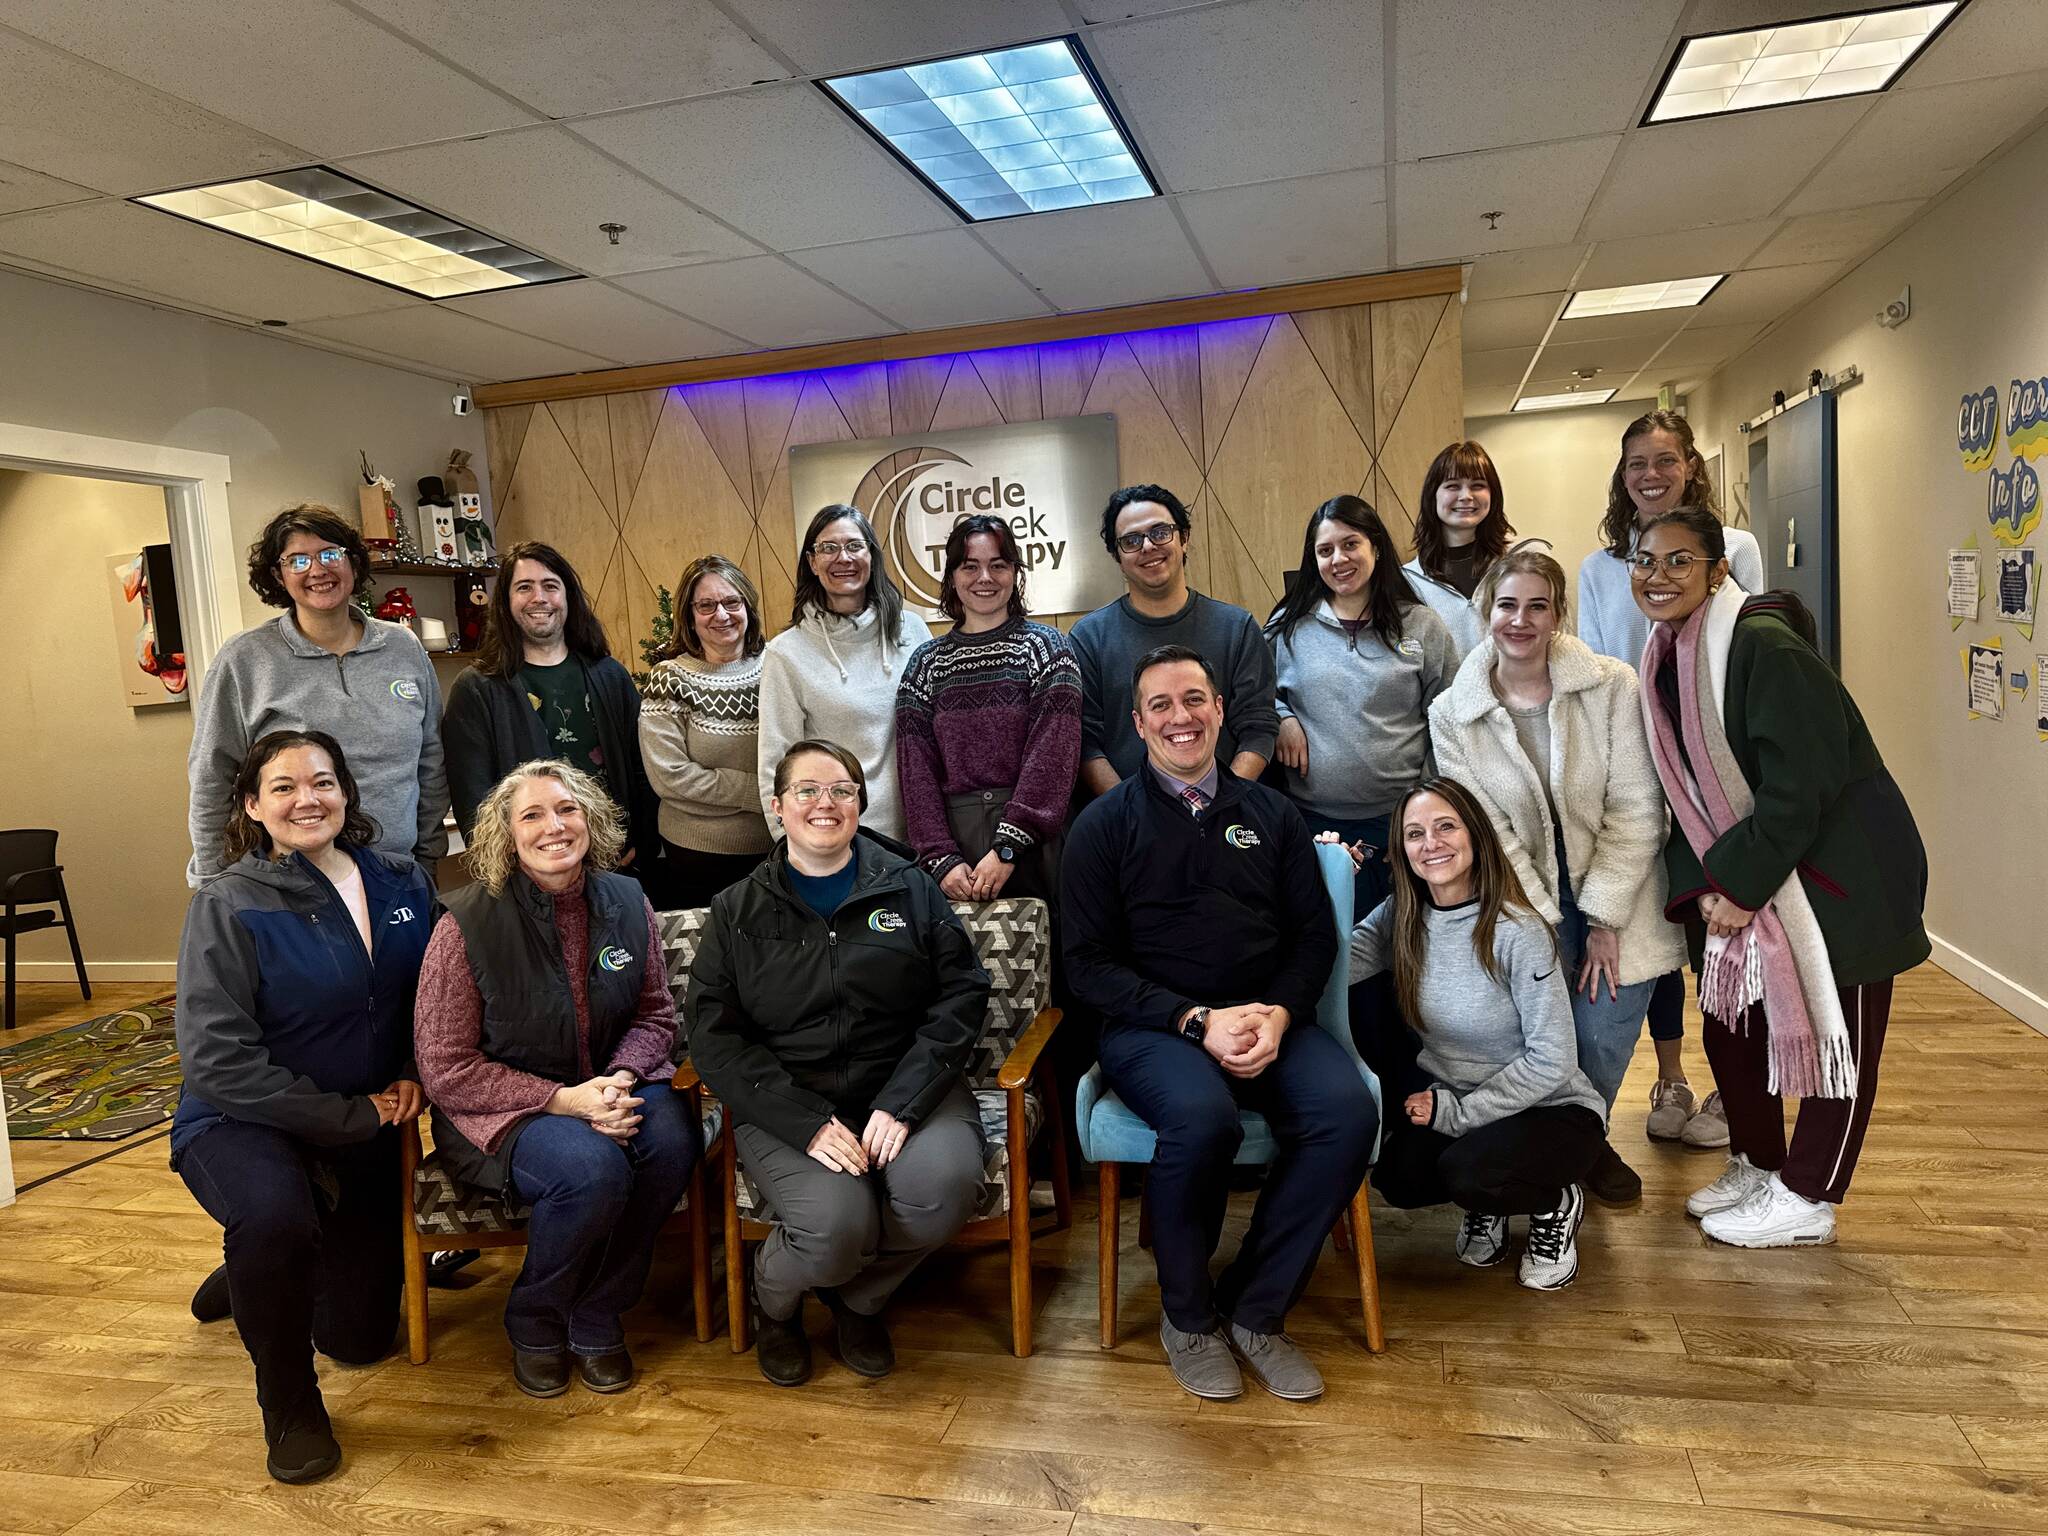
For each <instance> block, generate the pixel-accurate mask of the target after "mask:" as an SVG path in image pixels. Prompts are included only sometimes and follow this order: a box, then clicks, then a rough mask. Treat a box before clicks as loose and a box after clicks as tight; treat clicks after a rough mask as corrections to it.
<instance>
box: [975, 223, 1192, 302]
mask: <svg viewBox="0 0 2048 1536" xmlns="http://www.w3.org/2000/svg"><path fill="white" fill-rule="evenodd" d="M980 234H981V237H982V238H983V239H984V240H986V241H987V242H988V243H989V244H990V245H991V246H993V247H994V248H995V251H996V254H997V255H999V256H1001V257H1002V258H1003V259H1004V260H1005V261H1007V262H1008V263H1009V264H1010V265H1011V266H1012V267H1014V268H1016V269H1017V270H1018V271H1019V272H1021V273H1023V274H1024V280H1025V281H1026V282H1028V283H1030V284H1031V285H1032V286H1033V287H1034V288H1036V289H1037V290H1038V291H1039V292H1040V293H1042V294H1044V295H1045V297H1046V298H1047V299H1049V300H1051V301H1052V303H1053V304H1055V305H1056V306H1058V307H1059V308H1060V309H1063V310H1076V309H1104V308H1107V307H1109V306H1110V305H1112V304H1141V303H1144V302H1145V301H1146V300H1148V299H1172V298H1179V297H1180V296H1181V295H1183V294H1189V293H1206V292H1208V291H1210V290H1211V289H1212V288H1213V287H1214V286H1215V285H1214V284H1213V283H1211V282H1210V281H1209V275H1208V273H1206V272H1204V271H1203V270H1202V263H1201V260H1200V258H1199V257H1197V256H1196V254H1195V248H1194V247H1193V246H1192V245H1190V244H1189V243H1188V237H1187V236H1186V234H1184V233H1183V232H1182V230H1181V227H1180V222H1179V221H1178V220H1177V219H1175V218H1174V216H1173V210H1172V209H1171V208H1170V207H1168V206H1167V204H1166V202H1165V201H1164V200H1163V199H1160V200H1154V201H1151V202H1143V203H1111V204H1107V205H1105V206H1103V207H1100V208H1069V209H1063V210H1062V211H1061V212H1059V213H1040V214H1034V215H1032V216H1031V217H1030V218H1023V219H1003V220H1001V221H999V222H997V223H992V224H985V225H983V226H982V228H981V231H980Z"/></svg>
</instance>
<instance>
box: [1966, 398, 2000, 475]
mask: <svg viewBox="0 0 2048 1536" xmlns="http://www.w3.org/2000/svg"><path fill="white" fill-rule="evenodd" d="M1956 451H1957V452H1958V453H1960V454H1961V455H1962V456H1963V468H1965V469H1968V470H1972V471H1975V470H1980V469H1988V468H1990V467H1991V460H1992V459H1993V458H1994V457H1995V456H1996V455H1997V453H1998V387H1997V386H1996V385H1995V384H1986V385H1985V386H1984V387H1983V388H1982V389H1980V390H1978V391H1977V392H1976V393H1975V394H1973V395H1965V396H1963V399H1962V404H1960V405H1959V406H1957V407H1956Z"/></svg>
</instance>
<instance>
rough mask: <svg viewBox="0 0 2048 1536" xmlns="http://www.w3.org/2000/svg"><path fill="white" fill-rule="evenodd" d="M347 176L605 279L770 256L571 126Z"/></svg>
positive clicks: (368, 162)
mask: <svg viewBox="0 0 2048 1536" xmlns="http://www.w3.org/2000/svg"><path fill="white" fill-rule="evenodd" d="M341 169H342V170H344V171H347V172H348V173H349V174H350V175H352V176H356V175H359V176H361V177H362V178H363V179H364V180H365V181H368V182H370V183H371V184H372V185H374V186H378V187H382V188H384V189H385V190H386V191H389V192H392V193H394V194H396V195H397V196H399V197H408V198H414V199H417V200H418V201H419V202H421V203H424V204H425V205H426V206H428V207H430V208H434V209H437V210H438V211H440V212H442V213H445V214H447V215H448V216H449V217H450V218H456V219H461V220H463V221H464V222H465V223H469V224H474V225H475V226H476V227H477V228H479V229H483V230H486V231H488V232H489V233H491V234H493V235H496V236H498V237H499V238H500V239H502V240H509V241H511V242H512V243H513V244H514V245H518V246H522V247H524V248H526V249H528V250H531V251H534V252H537V253H538V254H540V255H542V256H546V257H548V258H549V259H550V260H553V261H559V262H561V263H562V264H563V265H564V266H567V267H572V268H574V269H575V270H577V271H579V272H590V273H595V274H597V275H598V276H601V277H611V276H616V275H617V274H619V273H621V272H643V271H646V270H648V269H649V268H653V267H678V266H685V265H688V264H689V263H691V262H698V261H730V260H733V259H734V258H736V257H740V256H752V255H756V254H758V253H759V251H760V249H761V248H760V247H759V246H757V245H756V244H754V242H753V241H751V240H748V239H746V238H745V237H743V236H741V235H737V234H735V233H733V231H731V230H729V229H727V228H726V227H725V226H724V225H722V224H720V223H719V222H718V221H717V220H715V219H711V218H707V217H706V216H705V215H704V214H701V213H699V212H698V211H697V210H696V209H694V208H692V207H690V206H689V205H688V204H687V203H685V202H683V201H682V200H681V199H680V198H678V197H676V196H675V195H674V194H673V193H670V192H665V191H663V190H662V189H661V188H660V187H656V186H653V185H650V184H649V183H648V182H647V180H646V179H645V178H643V177H640V176H636V175H635V174H634V173H633V172H631V171H629V170H627V169H625V168H624V167H623V166H620V165H619V164H617V163H616V162H614V161H612V160H610V159H607V158H606V157H605V156H604V155H602V154H600V153H598V151H596V150H595V149H593V148H591V147H590V145H588V144H586V143H584V142H583V140H581V139H579V138H577V137H575V136H574V135H573V134H571V133H569V132H568V131H567V130H566V129H562V128H536V129H533V130H530V131H528V132H524V133H503V134H495V135H493V136H492V137H490V138H486V139H474V140H459V141H456V142H454V143H448V144H428V145H423V146H421V147H420V148H417V149H401V150H397V151H395V152H393V153H391V154H386V155H374V156H371V157H370V158H368V159H363V160H350V161H346V162H344V163H343V165H342V166H341ZM606 223H614V224H623V225H625V226H626V232H625V233H624V234H623V235H621V236H620V237H619V243H618V244H617V245H613V244H611V243H610V241H608V240H607V239H606V238H605V236H604V234H603V232H602V231H601V230H599V228H598V225H600V224H606Z"/></svg>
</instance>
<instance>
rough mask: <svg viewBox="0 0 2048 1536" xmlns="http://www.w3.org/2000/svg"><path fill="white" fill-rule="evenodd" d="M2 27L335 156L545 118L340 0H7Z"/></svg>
mask: <svg viewBox="0 0 2048 1536" xmlns="http://www.w3.org/2000/svg"><path fill="white" fill-rule="evenodd" d="M0 20H4V21H5V22H6V24H7V25H8V26H10V27H14V28H16V29H18V30H20V31H23V32H27V33H29V34H30V35H31V36H34V37H39V38H41V39H42V40H43V41H44V42H47V43H51V44H54V45H55V46H57V47H59V48H63V49H67V50H68V51H70V52H72V53H75V54H78V55H79V56H80V57H82V58H87V59H91V60H92V61H93V62H95V63H97V64H101V65H104V66H106V67H107V68H108V69H112V70H117V71H119V72H120V73H121V74H124V75H127V76H129V77H131V78H133V79H136V80H140V81H142V82H143V83H144V84H145V85H149V86H153V87H155V88H156V89H157V90H160V91H163V92H165V93H166V94H167V95H171V96H176V97H180V98H182V99H184V100H186V101H189V102H191V103H193V104H194V105H196V106H200V107H204V108H205V109H206V110H208V111H210V112H217V113H219V114H220V115H221V116H222V117H224V118H229V119H232V120H233V121H235V122H238V123H244V124H246V125H248V126H249V127H251V128H253V129H255V130H256V131H257V132H259V133H267V134H270V135H272V136H274V137H276V138H278V139H281V140H284V141H286V142H289V143H292V144H297V145H299V146H301V147H302V148H304V149H306V150H307V151H308V152H310V153H311V154H312V155H313V156H314V157H315V158H318V159H323V160H324V159H332V158H334V157H335V156H338V155H347V154H361V153H362V152H363V151H365V150H370V149H380V148H383V147H385V146H387V145H392V144H405V143H413V142H416V141H419V140H424V139H441V138H451V137H453V136H455V135H457V134H465V133H484V132H487V131H489V130H491V129H494V128H509V127H512V126H513V125H515V124H518V123H530V122H533V121H534V120H535V116H534V114H533V113H531V112H529V111H527V110H525V109H524V108H522V107H520V106H518V105H516V104H515V103H513V102H511V101H508V100H506V99H505V97H503V96H501V95H499V94H498V93H497V92H496V91H492V90H489V89H487V88H486V87H484V86H481V85H479V84H477V83H476V82H475V81H474V80H471V79H470V78H468V77H467V76H466V75H464V74H462V73H461V72H460V71H458V70H454V69H450V68H449V67H448V66H447V65H446V64H443V63H441V62H440V61H439V60H437V59H434V58H431V57H430V56H428V55H427V54H426V53H423V52H422V51H421V50H420V49H418V48H416V47H414V46H413V45H412V44H411V43H409V42H406V41H404V40H403V39H401V38H397V37H393V36H392V35H391V33H389V32H388V31H386V30H385V29H384V28H383V27H380V26H378V25H377V24H376V23H375V22H372V21H368V20H366V19H365V18H363V17H362V16H360V15H358V14H356V13H355V12H354V11H351V10H349V9H347V8H345V7H343V6H340V5H336V4H333V3H332V0H262V3H260V4H255V5H251V4H246V3H242V0H196V3H186V4H181V5H179V6H177V7H176V8H175V13H174V14H166V13H165V12H161V11H160V12H157V13H156V14H151V13H150V12H149V11H148V10H143V11H142V12H140V13H139V14H138V12H137V10H136V8H134V7H132V6H127V5H79V4H77V3H76V0H5V3H0ZM287 61H288V62H287ZM366 87H367V91H366Z"/></svg>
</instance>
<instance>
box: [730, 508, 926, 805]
mask: <svg viewBox="0 0 2048 1536" xmlns="http://www.w3.org/2000/svg"><path fill="white" fill-rule="evenodd" d="M789 623H790V627H789V628H788V629H785V630H784V631H783V632H782V633H781V634H779V635H777V636H776V637H775V638H774V639H773V640H771V641H769V642H768V649H767V650H766V651H764V652H763V653H762V655H761V734H760V737H759V750H760V757H759V763H760V784H761V809H762V811H763V813H765V814H766V815H768V817H769V825H770V826H771V827H775V828H776V829H777V830H778V831H779V830H780V825H779V823H778V822H777V821H776V820H775V817H774V811H773V808H772V807H771V805H770V804H769V802H770V801H772V800H773V799H774V798H775V765H776V764H777V763H779V762H781V761H782V757H783V754H784V753H785V752H787V751H788V750H789V748H790V747H791V746H792V745H794V744H795V743H796V742H799V741H808V740H818V739H822V740H825V741H836V742H839V743H840V744H841V745H843V746H846V747H849V748H851V749H852V751H853V752H854V754H855V755H856V756H857V757H859V759H860V766H861V772H862V773H864V774H865V775H866V776H867V786H868V808H867V809H866V810H865V811H863V812H862V813H861V825H862V827H863V828H864V829H865V830H867V831H869V832H879V833H881V834H882V835H883V836H885V837H889V838H893V839H895V840H896V841H897V842H899V843H900V842H902V841H903V840H904V836H905V830H906V828H905V823H904V818H903V797H902V795H901V794H900V793H899V791H898V789H897V785H896V685H897V684H898V683H899V682H901V681H902V680H903V668H904V666H905V665H906V664H907V663H908V662H909V660H910V653H911V652H912V651H914V650H916V649H917V648H918V647H919V646H920V645H922V644H924V642H925V641H927V640H929V639H931V637H932V632H931V629H930V627H929V626H928V625H927V624H926V623H925V621H924V620H923V619H921V618H919V617H918V616H917V615H916V614H914V613H906V612H905V611H904V608H903V593H902V591H901V590H900V589H899V588H898V587H897V585H896V583H895V582H894V581H892V580H891V579H890V577H889V571H888V568H887V566H886V565H885V564H884V563H883V561H882V551H881V547H880V546H879V544H878V543H877V542H876V539H875V530H874V529H873V528H872V527H871V526H870V525H869V523H868V520H867V517H866V515H865V514H864V513H862V512H861V510H860V509H859V508H858V507H849V506H845V505H843V504H839V503H834V504H833V505H830V506H826V507H820V508H819V509H818V514H817V516H815V517H813V518H812V519H811V525H810V527H809V528H807V529H805V530H804V547H803V558H802V564H801V565H800V566H799V568H798V570H797V578H796V602H795V604H794V605H793V607H792V609H791V612H790V616H789Z"/></svg>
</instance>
